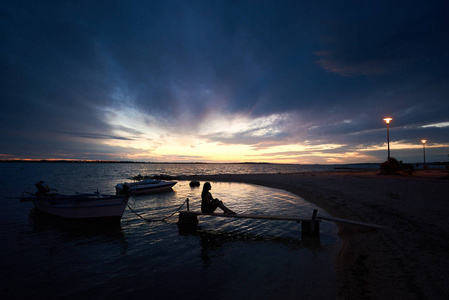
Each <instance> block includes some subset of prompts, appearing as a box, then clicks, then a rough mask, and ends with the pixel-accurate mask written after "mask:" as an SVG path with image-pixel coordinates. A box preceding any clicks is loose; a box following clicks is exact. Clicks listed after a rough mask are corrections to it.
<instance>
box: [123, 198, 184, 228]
mask: <svg viewBox="0 0 449 300" xmlns="http://www.w3.org/2000/svg"><path fill="white" fill-rule="evenodd" d="M188 201H189V198H187V199H186V200H185V201H184V202H183V203H182V204H181V206H180V207H179V208H178V209H177V210H176V211H174V212H173V213H172V214H171V215H169V216H167V217H164V218H162V219H147V218H145V217H142V216H141V215H140V214H138V213H137V212H135V211H134V210H133V209H132V208H131V206H129V204H128V203H127V204H126V206H128V208H129V209H130V210H131V211H132V212H133V213H134V214H135V215H136V216H138V217H139V218H141V219H143V220H145V221H147V222H161V221H165V220H167V219H168V218H171V217H173V215H174V214H176V213H177V212H178V211H179V210H180V209H181V208H182V207H183V206H184V204H186V203H188Z"/></svg>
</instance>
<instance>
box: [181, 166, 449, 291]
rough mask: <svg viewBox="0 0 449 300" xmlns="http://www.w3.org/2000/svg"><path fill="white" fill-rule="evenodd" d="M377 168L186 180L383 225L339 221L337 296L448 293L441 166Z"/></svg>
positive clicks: (447, 209) (448, 188)
mask: <svg viewBox="0 0 449 300" xmlns="http://www.w3.org/2000/svg"><path fill="white" fill-rule="evenodd" d="M377 173H378V170H364V171H338V172H335V171H334V172H314V173H308V172H307V173H293V174H233V175H227V174H226V175H197V176H187V177H186V178H185V180H200V181H211V182H214V181H215V182H242V183H249V184H256V185H262V186H267V187H272V188H278V189H282V190H286V191H288V192H291V193H293V194H295V195H298V196H300V197H301V198H303V199H304V200H306V201H308V202H311V203H313V204H315V205H317V206H319V207H320V208H322V209H324V210H326V211H327V212H328V213H329V214H331V215H332V216H335V217H340V218H346V219H350V220H354V221H361V222H367V223H372V224H378V225H383V226H385V227H386V229H384V230H375V229H371V228H366V227H359V226H353V225H348V224H341V223H340V224H338V226H339V229H340V230H339V231H340V232H339V235H340V237H341V238H342V240H343V243H342V246H341V249H340V251H339V253H338V255H337V259H336V262H335V267H336V271H337V285H338V288H337V291H336V299H362V298H363V299H393V298H394V299H449V291H448V290H447V288H446V282H448V275H446V273H447V270H448V269H449V253H447V252H448V251H447V249H448V248H449V220H448V218H447V216H448V214H449V206H448V205H447V203H446V202H447V198H448V195H449V180H447V178H444V177H447V175H448V172H447V171H446V170H435V169H432V170H419V171H415V172H414V174H413V175H397V176H395V175H377ZM443 178H444V179H443Z"/></svg>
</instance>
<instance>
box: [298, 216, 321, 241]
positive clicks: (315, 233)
mask: <svg viewBox="0 0 449 300" xmlns="http://www.w3.org/2000/svg"><path fill="white" fill-rule="evenodd" d="M317 213H318V211H317V210H316V209H314V210H313V214H312V220H311V221H302V222H301V236H302V237H319V236H320V222H319V221H318V220H317Z"/></svg>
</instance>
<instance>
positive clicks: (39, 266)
mask: <svg viewBox="0 0 449 300" xmlns="http://www.w3.org/2000/svg"><path fill="white" fill-rule="evenodd" d="M148 166H151V165H147V164H143V165H135V164H38V163H26V164H18V163H17V164H16V163H9V164H0V171H1V175H0V180H1V184H2V187H3V192H2V194H1V198H0V200H1V201H2V204H3V205H2V207H3V208H2V210H1V211H0V225H1V240H2V241H3V245H4V246H3V247H1V248H0V249H1V250H0V255H1V260H0V270H1V271H0V272H1V277H0V279H1V281H2V283H3V284H2V288H1V289H2V290H1V294H0V297H1V298H2V299H36V298H38V299H79V298H80V297H84V298H88V299H92V298H94V299H111V298H112V299H130V298H131V297H139V298H144V297H145V298H151V299H177V298H179V297H182V298H183V299H197V298H199V297H201V298H202V299H293V298H296V299H299V298H320V299H323V298H335V289H336V279H335V271H334V265H333V263H334V258H335V254H336V250H337V249H338V247H339V245H340V240H339V238H338V236H337V235H336V233H337V227H336V226H335V224H333V223H331V222H322V223H321V225H320V227H321V235H320V239H318V240H302V239H301V226H300V224H296V223H294V222H288V221H261V220H247V219H227V218H211V217H205V216H203V217H199V220H200V230H199V231H198V232H197V233H195V234H187V235H182V234H180V233H179V232H178V227H177V225H176V221H177V215H175V217H173V218H170V219H168V220H167V221H166V222H150V223H149V222H147V221H145V220H143V219H142V218H140V217H138V216H137V215H136V214H134V213H133V212H131V211H130V210H129V209H126V210H125V213H124V215H123V218H122V220H121V222H120V224H117V225H116V226H106V227H105V226H100V225H94V224H84V223H80V222H74V221H68V220H63V219H59V218H55V217H49V216H47V215H44V214H42V213H40V212H39V211H36V210H35V209H34V208H33V206H32V204H31V203H21V202H19V200H18V199H12V198H9V197H20V195H21V192H22V191H24V190H26V191H32V192H33V191H34V183H35V182H37V181H39V180H45V181H46V182H47V183H48V184H50V186H52V187H54V188H56V189H58V190H59V192H61V193H74V192H75V191H78V192H92V191H94V190H96V189H97V188H98V189H99V191H100V192H102V193H113V192H114V185H115V184H116V183H119V182H123V181H125V180H127V178H129V177H131V176H134V175H136V174H139V173H140V174H143V175H147V174H160V173H164V174H171V175H180V174H194V173H193V172H199V171H198V169H195V168H196V167H197V166H195V165H158V166H157V168H159V169H157V170H154V168H153V169H149V168H148ZM164 166H165V167H167V166H168V169H170V170H169V171H167V169H163V168H164ZM180 166H181V167H180ZM201 166H202V165H201ZM237 166H238V165H235V166H234V165H232V168H234V169H235V168H237ZM243 166H247V165H243ZM176 168H177V169H176ZM276 168H277V167H276ZM192 170H193V171H192ZM218 171H221V173H223V172H222V171H223V168H218V167H217V169H216V170H215V172H216V173H218ZM269 171H270V170H268V171H267V172H269ZM151 172H154V173H151ZM209 172H212V171H211V170H210V168H209ZM242 172H243V171H242ZM272 172H273V171H272V170H271V173H272ZM275 172H280V171H279V170H278V169H276V171H275ZM235 173H237V172H235ZM250 173H252V172H250ZM254 173H256V172H254ZM259 173H260V172H259ZM188 183H189V182H188V181H179V182H178V184H177V185H175V187H174V190H173V191H172V192H167V193H161V194H156V195H146V196H139V197H132V198H130V201H129V205H130V206H131V207H132V208H133V210H134V211H136V212H137V213H138V214H140V215H141V216H142V217H144V218H146V219H159V218H161V217H165V216H168V215H170V214H171V213H173V212H174V211H175V210H176V209H178V207H179V206H180V205H181V204H182V203H183V202H184V200H185V199H186V198H189V199H190V203H191V209H199V206H200V194H201V188H191V187H190V186H189V185H188ZM201 184H203V182H202V183H201ZM211 192H212V194H213V195H214V197H218V198H220V199H221V200H223V201H224V202H225V203H226V204H227V205H228V206H229V207H231V208H232V209H233V210H235V211H237V212H239V213H252V214H273V215H294V216H296V215H299V216H304V217H310V216H311V214H312V210H313V209H314V208H316V207H315V206H313V205H311V204H309V203H307V202H305V201H304V200H302V199H301V198H299V197H298V196H296V195H293V194H290V193H288V192H285V191H282V190H277V189H271V188H265V187H260V186H256V185H248V184H241V183H218V182H217V183H212V191H211ZM319 214H326V213H325V212H323V211H321V210H319Z"/></svg>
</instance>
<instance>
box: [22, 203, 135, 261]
mask: <svg viewBox="0 0 449 300" xmlns="http://www.w3.org/2000/svg"><path fill="white" fill-rule="evenodd" d="M29 218H30V220H31V228H32V230H33V231H34V233H35V234H40V235H42V236H43V237H48V238H49V239H50V238H51V239H53V238H54V237H59V238H60V239H61V240H62V242H64V241H65V242H73V241H76V242H77V243H78V244H91V243H96V244H99V243H105V244H109V245H111V244H116V245H121V247H122V248H121V253H122V254H126V253H127V249H128V244H127V241H126V237H125V234H124V233H123V229H122V225H121V223H120V222H101V221H86V220H71V219H65V218H60V217H57V216H52V215H49V214H46V213H44V212H41V211H39V210H37V209H35V208H33V209H31V210H30V214H29Z"/></svg>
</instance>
